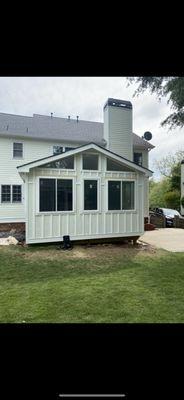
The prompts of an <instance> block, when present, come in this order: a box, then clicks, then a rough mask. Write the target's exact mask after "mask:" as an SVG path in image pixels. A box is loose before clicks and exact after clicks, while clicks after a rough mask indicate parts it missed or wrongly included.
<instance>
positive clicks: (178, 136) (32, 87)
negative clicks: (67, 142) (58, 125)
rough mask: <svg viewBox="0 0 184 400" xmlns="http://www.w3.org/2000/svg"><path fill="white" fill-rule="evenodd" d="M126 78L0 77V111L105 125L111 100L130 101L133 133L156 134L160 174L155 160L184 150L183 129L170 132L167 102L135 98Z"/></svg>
mask: <svg viewBox="0 0 184 400" xmlns="http://www.w3.org/2000/svg"><path fill="white" fill-rule="evenodd" d="M127 83H128V82H127V79H126V78H125V77H0V112H5V113H10V114H11V113H12V114H20V115H28V116H32V115H33V114H44V115H50V113H51V112H53V115H54V116H58V117H64V118H66V117H67V116H68V115H70V116H71V118H76V116H77V115H79V118H80V119H83V120H91V121H99V122H103V105H104V103H105V102H106V100H107V98H108V97H114V98H117V99H122V100H129V101H131V102H132V105H133V131H134V132H135V133H137V134H138V135H140V136H142V135H143V134H144V132H145V131H150V132H151V133H152V135H153V138H152V141H151V142H152V143H153V144H154V145H155V146H156V147H155V149H154V150H152V151H151V152H150V169H152V170H153V171H155V172H154V177H155V179H159V177H160V175H159V173H158V171H157V170H156V169H155V165H154V162H155V160H160V159H162V158H163V157H165V156H166V155H167V154H169V153H170V154H174V153H175V152H176V151H177V150H184V132H183V129H175V130H172V131H169V130H168V128H161V126H160V123H161V121H162V120H163V119H165V118H166V117H167V116H168V115H169V114H170V113H171V111H172V110H171V108H170V106H169V105H168V104H167V99H165V98H163V99H162V100H161V102H159V101H158V100H157V98H156V96H155V95H151V94H150V93H149V92H145V93H144V94H141V95H140V96H139V97H133V93H134V91H135V89H136V87H137V85H135V84H133V85H131V86H129V87H127Z"/></svg>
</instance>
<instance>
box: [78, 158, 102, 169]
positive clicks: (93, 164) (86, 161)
mask: <svg viewBox="0 0 184 400" xmlns="http://www.w3.org/2000/svg"><path fill="white" fill-rule="evenodd" d="M82 160H83V169H91V170H98V155H97V154H83V156H82Z"/></svg>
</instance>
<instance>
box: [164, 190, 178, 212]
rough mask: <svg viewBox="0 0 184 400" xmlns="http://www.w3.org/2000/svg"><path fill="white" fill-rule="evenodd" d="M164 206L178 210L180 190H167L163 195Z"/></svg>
mask: <svg viewBox="0 0 184 400" xmlns="http://www.w3.org/2000/svg"><path fill="white" fill-rule="evenodd" d="M164 198H165V202H166V207H168V208H172V209H174V210H178V211H179V210H180V192H179V190H173V191H172V192H167V193H165V195H164Z"/></svg>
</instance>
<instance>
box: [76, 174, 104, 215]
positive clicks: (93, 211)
mask: <svg viewBox="0 0 184 400" xmlns="http://www.w3.org/2000/svg"><path fill="white" fill-rule="evenodd" d="M84 181H97V209H96V210H85V209H84V185H85V184H84ZM100 204H101V203H100V178H97V177H92V176H91V177H86V178H84V179H83V182H82V211H81V213H82V214H95V213H100V212H101V207H100Z"/></svg>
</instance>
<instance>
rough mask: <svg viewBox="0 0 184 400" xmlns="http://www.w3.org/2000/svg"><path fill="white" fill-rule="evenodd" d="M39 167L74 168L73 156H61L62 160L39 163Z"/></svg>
mask: <svg viewBox="0 0 184 400" xmlns="http://www.w3.org/2000/svg"><path fill="white" fill-rule="evenodd" d="M39 168H60V169H74V157H73V156H70V157H67V158H63V160H57V161H52V162H50V163H47V164H44V165H41V166H40V167H39Z"/></svg>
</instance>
